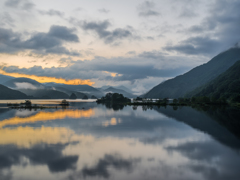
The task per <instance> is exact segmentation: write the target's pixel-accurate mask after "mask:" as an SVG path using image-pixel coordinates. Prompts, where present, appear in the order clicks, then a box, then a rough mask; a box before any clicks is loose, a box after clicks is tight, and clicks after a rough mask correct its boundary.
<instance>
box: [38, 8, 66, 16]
mask: <svg viewBox="0 0 240 180" xmlns="http://www.w3.org/2000/svg"><path fill="white" fill-rule="evenodd" d="M38 12H39V13H40V14H41V15H48V16H59V17H63V16H64V12H61V11H58V10H54V9H50V10H48V11H42V10H39V11H38Z"/></svg>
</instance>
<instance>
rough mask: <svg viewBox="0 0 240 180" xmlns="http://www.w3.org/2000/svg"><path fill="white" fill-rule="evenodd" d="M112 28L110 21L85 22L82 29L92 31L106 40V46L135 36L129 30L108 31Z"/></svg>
mask: <svg viewBox="0 0 240 180" xmlns="http://www.w3.org/2000/svg"><path fill="white" fill-rule="evenodd" d="M110 26H111V23H110V22H109V21H108V20H105V21H99V22H94V21H92V22H87V21H84V22H83V23H82V25H81V27H82V28H83V29H84V30H91V31H94V32H96V33H97V35H98V36H99V38H101V39H104V42H105V43H106V44H109V43H113V42H114V41H117V40H122V39H126V38H133V34H132V33H131V31H130V30H129V28H125V29H123V28H116V29H114V30H112V31H110V30H107V29H108V28H109V27H110Z"/></svg>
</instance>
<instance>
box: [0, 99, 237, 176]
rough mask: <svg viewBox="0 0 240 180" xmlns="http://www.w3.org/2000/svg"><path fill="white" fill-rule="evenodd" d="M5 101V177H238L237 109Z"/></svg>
mask: <svg viewBox="0 0 240 180" xmlns="http://www.w3.org/2000/svg"><path fill="white" fill-rule="evenodd" d="M6 102H7V101H6V100H5V101H0V106H1V108H0V179H1V180H45V179H46V180H78V179H101V180H102V179H111V180H112V179H113V180H125V179H131V180H145V179H146V180H151V179H153V180H155V179H162V180H191V179H194V180H215V179H216V180H226V179H228V180H239V179H240V171H239V167H240V127H239V125H240V122H239V120H240V111H239V110H238V109H234V108H230V107H221V108H214V107H212V108H206V107H205V108H195V109H193V108H191V107H171V106H168V107H155V106H153V107H147V106H138V107H137V106H111V105H101V104H100V105H98V104H97V103H96V102H94V101H90V100H88V101H86V100H85V101H81V100H79V101H78V100H77V101H71V103H70V107H69V108H66V109H61V108H58V109H44V110H31V111H30V110H25V109H23V110H15V109H9V108H7V107H6ZM8 102H10V101H8ZM11 102H19V101H14V100H13V101H11ZM33 103H37V104H50V105H56V104H58V103H59V100H36V101H33Z"/></svg>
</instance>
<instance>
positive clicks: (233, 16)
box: [164, 0, 240, 56]
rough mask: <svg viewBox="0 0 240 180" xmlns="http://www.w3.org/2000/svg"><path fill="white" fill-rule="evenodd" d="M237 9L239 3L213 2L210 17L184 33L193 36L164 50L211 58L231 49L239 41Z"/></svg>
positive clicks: (239, 28)
mask: <svg viewBox="0 0 240 180" xmlns="http://www.w3.org/2000/svg"><path fill="white" fill-rule="evenodd" d="M239 9H240V1H237V0H233V1H223V0H219V1H215V3H214V4H212V6H211V8H210V11H211V13H210V15H209V16H208V17H206V18H205V19H204V20H203V21H202V23H201V24H200V25H194V26H192V27H190V28H189V29H187V30H186V31H185V33H188V34H189V35H195V36H192V37H189V38H188V39H186V40H184V41H181V42H180V43H179V44H177V45H172V46H166V47H165V48H164V49H165V50H167V51H176V52H180V53H183V54H192V55H199V54H203V55H208V56H213V55H216V54H217V53H220V52H221V51H224V50H226V49H228V48H230V47H232V46H233V45H234V44H235V43H237V42H239V41H240V33H239V32H240V26H239V22H240V11H239ZM196 34H198V35H197V36H196Z"/></svg>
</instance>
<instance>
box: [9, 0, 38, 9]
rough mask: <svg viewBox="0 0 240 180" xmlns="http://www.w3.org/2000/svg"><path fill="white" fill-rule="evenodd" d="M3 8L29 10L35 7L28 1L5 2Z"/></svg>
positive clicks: (10, 0) (11, 0)
mask: <svg viewBox="0 0 240 180" xmlns="http://www.w3.org/2000/svg"><path fill="white" fill-rule="evenodd" d="M5 6H7V7H10V8H20V9H23V10H31V9H32V8H33V7H34V6H35V5H34V4H33V3H32V2H30V1H28V0H7V1H5Z"/></svg>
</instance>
